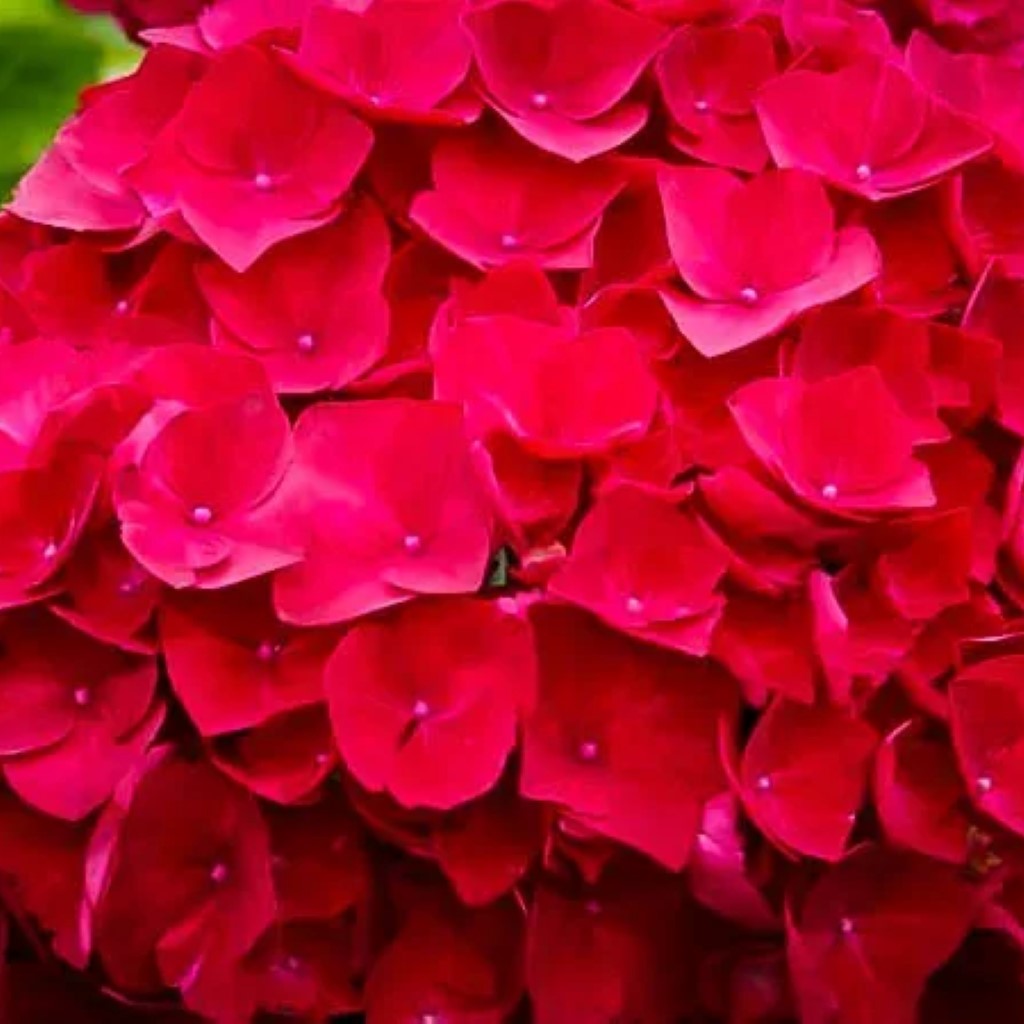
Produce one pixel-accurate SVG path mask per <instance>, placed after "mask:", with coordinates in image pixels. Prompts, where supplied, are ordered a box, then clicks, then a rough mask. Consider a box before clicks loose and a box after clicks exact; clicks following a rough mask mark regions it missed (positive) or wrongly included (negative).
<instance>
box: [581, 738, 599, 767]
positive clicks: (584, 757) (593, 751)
mask: <svg viewBox="0 0 1024 1024" xmlns="http://www.w3.org/2000/svg"><path fill="white" fill-rule="evenodd" d="M597 754H598V746H597V744H596V743H595V742H594V741H593V740H584V741H583V742H582V743H581V744H580V748H579V755H580V760H581V761H586V762H588V763H590V762H592V761H596V760H597Z"/></svg>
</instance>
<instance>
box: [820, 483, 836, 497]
mask: <svg viewBox="0 0 1024 1024" xmlns="http://www.w3.org/2000/svg"><path fill="white" fill-rule="evenodd" d="M821 496H822V497H823V498H824V499H825V500H826V501H835V500H836V498H838V497H839V488H838V487H836V485H835V484H825V486H824V487H822V489H821Z"/></svg>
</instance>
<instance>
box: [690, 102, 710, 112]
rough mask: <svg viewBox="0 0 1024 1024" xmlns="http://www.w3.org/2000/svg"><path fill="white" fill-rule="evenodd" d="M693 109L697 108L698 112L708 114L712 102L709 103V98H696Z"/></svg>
mask: <svg viewBox="0 0 1024 1024" xmlns="http://www.w3.org/2000/svg"><path fill="white" fill-rule="evenodd" d="M693 109H694V110H696V111H697V113H698V114H706V113H707V112H708V111H709V110H710V109H711V104H710V103H708V101H707V100H694V101H693Z"/></svg>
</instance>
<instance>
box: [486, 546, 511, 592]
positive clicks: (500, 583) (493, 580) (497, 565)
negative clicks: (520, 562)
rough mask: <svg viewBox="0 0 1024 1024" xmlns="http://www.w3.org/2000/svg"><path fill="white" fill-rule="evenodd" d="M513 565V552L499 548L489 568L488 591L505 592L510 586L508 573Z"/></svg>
mask: <svg viewBox="0 0 1024 1024" xmlns="http://www.w3.org/2000/svg"><path fill="white" fill-rule="evenodd" d="M511 565H512V552H511V551H510V550H509V549H508V548H506V547H502V548H498V550H497V551H496V552H495V553H494V556H493V557H492V558H491V564H490V565H489V566H488V568H487V579H486V581H485V583H484V588H485V589H486V590H503V589H504V588H505V587H507V586H508V571H509V569H510V568H511Z"/></svg>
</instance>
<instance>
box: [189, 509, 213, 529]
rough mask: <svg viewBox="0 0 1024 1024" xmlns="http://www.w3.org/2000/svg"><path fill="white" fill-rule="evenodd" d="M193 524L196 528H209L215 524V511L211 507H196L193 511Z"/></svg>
mask: <svg viewBox="0 0 1024 1024" xmlns="http://www.w3.org/2000/svg"><path fill="white" fill-rule="evenodd" d="M192 522H193V523H195V524H196V526H209V525H210V523H211V522H213V509H212V508H210V506H209V505H196V507H195V508H194V509H192Z"/></svg>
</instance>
